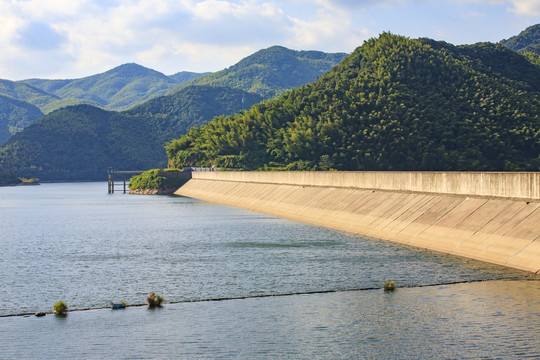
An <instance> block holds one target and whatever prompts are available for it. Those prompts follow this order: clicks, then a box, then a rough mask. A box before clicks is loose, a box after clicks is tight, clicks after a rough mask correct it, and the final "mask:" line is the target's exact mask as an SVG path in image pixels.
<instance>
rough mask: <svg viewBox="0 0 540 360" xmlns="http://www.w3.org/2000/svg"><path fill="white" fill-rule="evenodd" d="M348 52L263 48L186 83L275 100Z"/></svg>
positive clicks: (342, 57) (276, 47)
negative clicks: (223, 67)
mask: <svg viewBox="0 0 540 360" xmlns="http://www.w3.org/2000/svg"><path fill="white" fill-rule="evenodd" d="M346 56H347V54H345V53H324V52H321V51H297V50H291V49H287V48H285V47H283V46H272V47H269V48H267V49H263V50H259V51H257V52H256V53H254V54H252V55H250V56H248V57H246V58H244V59H242V60H241V61H239V62H238V63H237V64H235V65H233V66H231V67H229V68H227V69H224V70H221V71H218V72H215V73H212V74H209V75H206V76H202V77H199V78H196V79H194V80H192V81H189V82H186V83H184V84H183V85H180V86H179V87H177V88H176V89H175V90H173V92H174V91H176V90H178V89H181V88H183V87H184V86H188V85H212V86H224V87H231V88H236V89H242V90H244V91H248V92H252V93H257V94H259V95H261V96H263V97H264V99H272V98H274V97H276V96H278V95H280V94H282V93H284V92H285V91H287V90H289V89H291V88H294V87H300V86H302V85H304V84H307V83H310V82H313V81H316V80H317V78H318V77H319V76H321V75H323V74H324V73H326V72H327V71H329V70H330V69H331V68H332V67H334V66H335V65H337V64H339V63H340V62H341V61H342V60H343V59H344V58H345V57H346Z"/></svg>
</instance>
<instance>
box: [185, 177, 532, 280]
mask: <svg viewBox="0 0 540 360" xmlns="http://www.w3.org/2000/svg"><path fill="white" fill-rule="evenodd" d="M175 194H176V195H181V196H186V197H191V198H196V199H201V200H206V201H210V202H215V203H219V204H223V205H229V206H233V207H239V208H244V209H248V210H252V211H256V212H261V213H266V214H269V215H274V216H279V217H283V218H288V219H291V220H296V221H301V222H306V223H310V224H314V225H318V226H324V227H328V228H332V229H336V230H342V231H347V232H352V233H356V234H359V235H361V236H364V237H369V238H375V239H381V240H388V241H393V242H397V243H402V244H407V245H411V246H415V247H418V248H423V249H429V250H434V251H439V252H443V253H447V254H453V255H457V256H462V257H467V258H472V259H476V260H480V261H485V262H489V263H493V264H498V265H503V266H507V267H511V268H516V269H520V270H525V271H529V272H533V273H539V272H540V173H537V172H520V173H509V172H500V173H497V172H386V171H385V172H334V171H329V172H322V171H321V172H307V171H305V172H294V171H291V172H278V171H276V172H262V171H261V172H247V171H246V172H243V171H215V172H198V171H194V172H192V177H191V180H189V181H188V182H187V183H186V184H185V185H183V186H182V187H180V188H179V189H178V190H177V191H176V192H175Z"/></svg>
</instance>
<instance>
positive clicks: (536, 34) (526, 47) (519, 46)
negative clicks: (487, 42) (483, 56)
mask: <svg viewBox="0 0 540 360" xmlns="http://www.w3.org/2000/svg"><path fill="white" fill-rule="evenodd" d="M501 44H502V45H504V46H506V47H508V48H510V49H512V50H514V51H517V52H519V53H524V52H532V53H535V54H537V55H540V24H536V25H533V26H529V27H528V28H527V29H525V30H523V31H522V32H521V33H519V35H516V36H512V37H511V38H510V39H507V40H502V41H501Z"/></svg>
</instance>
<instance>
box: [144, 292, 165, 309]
mask: <svg viewBox="0 0 540 360" xmlns="http://www.w3.org/2000/svg"><path fill="white" fill-rule="evenodd" d="M163 300H165V299H164V298H163V297H162V296H159V295H156V293H154V292H151V293H150V295H148V297H147V298H146V302H148V307H156V306H161V303H162V302H163Z"/></svg>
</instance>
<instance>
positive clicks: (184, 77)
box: [169, 71, 210, 84]
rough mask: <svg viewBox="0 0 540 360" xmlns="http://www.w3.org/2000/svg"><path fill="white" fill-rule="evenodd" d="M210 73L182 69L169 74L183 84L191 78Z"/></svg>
mask: <svg viewBox="0 0 540 360" xmlns="http://www.w3.org/2000/svg"><path fill="white" fill-rule="evenodd" d="M208 74H210V73H209V72H205V73H195V72H191V71H180V72H177V73H176V74H173V75H169V78H171V79H173V80H174V81H175V82H176V83H177V84H183V83H185V82H188V81H190V80H193V79H196V78H199V77H201V76H205V75H208Z"/></svg>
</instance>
